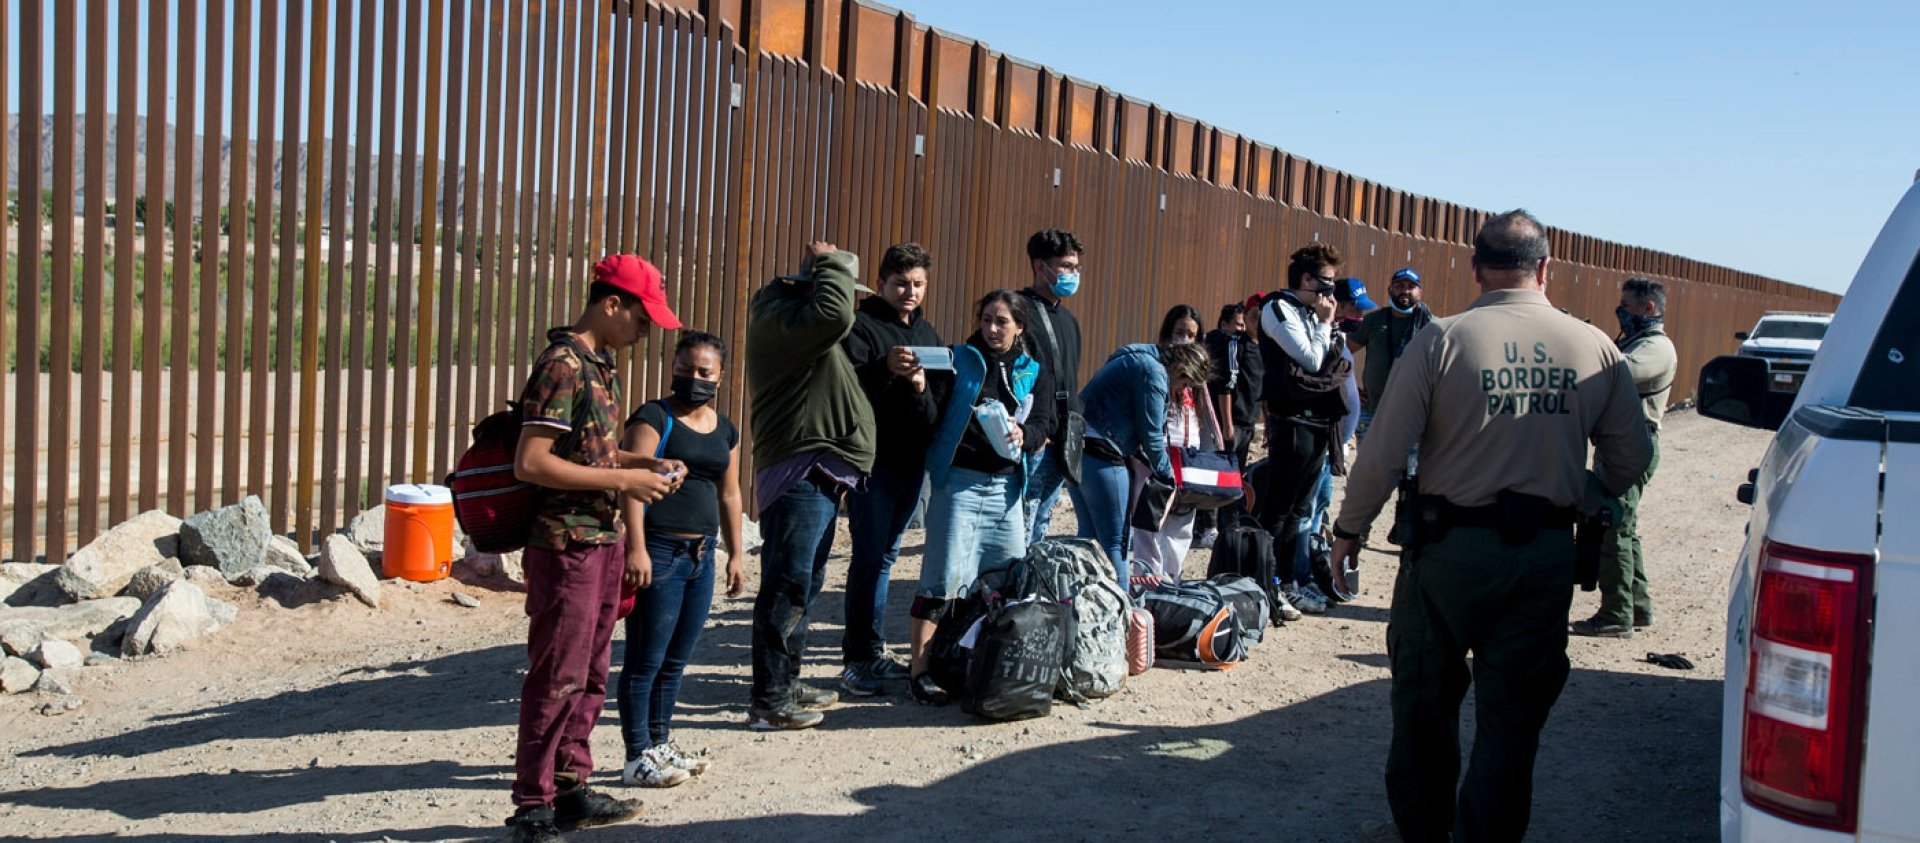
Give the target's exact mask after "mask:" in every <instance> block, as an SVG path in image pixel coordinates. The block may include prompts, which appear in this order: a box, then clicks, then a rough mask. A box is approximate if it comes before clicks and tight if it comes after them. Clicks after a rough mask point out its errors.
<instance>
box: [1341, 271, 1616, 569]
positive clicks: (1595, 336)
mask: <svg viewBox="0 0 1920 843" xmlns="http://www.w3.org/2000/svg"><path fill="white" fill-rule="evenodd" d="M1589 441H1591V442H1592V443H1593V444H1594V448H1595V454H1594V456H1595V463H1596V466H1595V472H1596V473H1597V474H1598V475H1599V477H1600V481H1601V483H1602V484H1603V485H1605V486H1606V488H1607V490H1608V492H1609V493H1612V494H1619V493H1620V492H1622V491H1625V490H1626V489H1627V487H1628V486H1631V485H1632V484H1633V482H1634V481H1635V480H1637V479H1639V477H1640V474H1641V473H1642V472H1644V471H1645V470H1646V468H1647V463H1648V462H1650V461H1651V460H1652V458H1653V441H1652V439H1651V438H1649V436H1648V435H1647V423H1646V420H1645V419H1644V418H1643V417H1642V416H1641V413H1640V400H1639V393H1638V392H1636V391H1635V389H1634V385H1633V375H1632V373H1631V372H1629V371H1628V369H1627V363H1626V360H1625V358H1623V357H1622V356H1621V354H1620V350H1619V349H1618V348H1616V347H1615V346H1614V344H1613V340H1612V339H1611V338H1609V337H1608V336H1607V335H1605V334H1603V333H1601V332H1600V331H1599V329H1597V328H1594V327H1593V326H1591V325H1588V324H1586V323H1584V322H1581V321H1580V320H1578V319H1575V318H1573V317H1571V316H1568V315H1566V314H1564V313H1561V312H1560V311H1558V310H1556V309H1554V307H1553V306H1552V305H1551V304H1549V303H1548V302H1547V297H1546V295H1545V294H1544V293H1541V292H1539V291H1535V290H1495V291H1493V292H1490V293H1486V294H1485V295H1482V296H1481V297H1480V298H1479V299H1477V300H1475V301H1474V303H1473V305H1472V306H1471V307H1469V308H1467V310H1466V312H1464V313H1461V314H1459V315H1456V316H1450V317H1447V318H1444V319H1436V320H1434V322H1433V324H1432V325H1430V326H1428V327H1427V328H1426V329H1425V330H1423V331H1421V332H1420V333H1419V334H1418V335H1416V336H1415V337H1414V338H1413V343H1412V344H1411V345H1409V346H1407V350H1406V352H1405V353H1404V354H1402V355H1401V357H1400V360H1399V361H1398V362H1396V363H1395V364H1394V366H1393V374H1392V375H1391V376H1390V377H1389V378H1388V380H1387V389H1386V394H1385V395H1383V396H1381V398H1380V403H1379V405H1378V410H1377V412H1376V415H1375V416H1374V424H1373V427H1372V429H1370V430H1369V431H1368V432H1367V443H1366V445H1364V446H1363V447H1361V449H1360V458H1359V459H1358V460H1357V461H1356V462H1355V464H1354V467H1353V469H1352V471H1351V472H1349V474H1348V477H1347V495H1346V500H1345V501H1344V502H1343V503H1342V505H1341V509H1340V518H1339V520H1338V521H1337V522H1336V524H1337V526H1338V527H1339V528H1340V530H1341V531H1342V532H1345V533H1356V534H1360V535H1365V534H1366V532H1367V530H1368V528H1369V527H1370V526H1371V524H1372V523H1373V519H1374V517H1375V516H1377V515H1379V514H1380V510H1381V508H1382V507H1384V506H1385V505H1386V502H1387V498H1388V497H1389V496H1390V495H1392V494H1393V490H1394V487H1395V486H1396V485H1397V484H1398V483H1399V482H1400V478H1401V476H1402V475H1403V474H1404V473H1405V471H1406V462H1407V453H1408V452H1409V451H1410V450H1411V449H1412V448H1413V446H1414V445H1415V444H1416V443H1417V444H1419V446H1420V493H1421V494H1423V495H1439V496H1441V497H1444V498H1446V499H1447V500H1448V501H1450V502H1452V503H1453V504H1454V505H1456V506H1484V505H1487V504H1490V503H1493V502H1494V499H1495V496H1496V495H1498V494H1499V493H1500V492H1501V491H1502V490H1505V489H1512V490H1514V491H1517V492H1523V493H1526V494H1530V495H1536V496H1539V497H1542V498H1545V499H1547V501H1549V502H1551V503H1552V504H1553V505H1555V506H1573V505H1575V504H1577V503H1580V502H1581V501H1582V500H1583V498H1584V497H1585V494H1584V493H1585V490H1586V467H1587V443H1588V442H1589Z"/></svg>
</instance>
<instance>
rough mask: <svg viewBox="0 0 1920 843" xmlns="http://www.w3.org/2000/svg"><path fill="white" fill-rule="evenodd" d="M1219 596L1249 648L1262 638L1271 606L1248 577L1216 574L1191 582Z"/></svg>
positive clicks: (1258, 587)
mask: <svg viewBox="0 0 1920 843" xmlns="http://www.w3.org/2000/svg"><path fill="white" fill-rule="evenodd" d="M1195 585H1197V586H1199V587H1200V588H1205V589H1209V590H1211V591H1213V593H1215V594H1218V595H1220V599H1221V601H1223V602H1225V603H1226V604H1227V608H1230V609H1232V610H1233V615H1234V618H1235V619H1237V620H1239V621H1240V631H1241V634H1242V635H1243V636H1245V638H1246V640H1247V646H1249V647H1251V646H1253V645H1255V644H1258V643H1260V640H1261V639H1262V638H1264V637H1265V634H1266V629H1267V619H1268V617H1269V616H1270V615H1269V613H1270V612H1272V610H1273V609H1272V606H1270V605H1268V603H1267V595H1266V592H1263V591H1261V590H1260V586H1259V584H1258V583H1255V582H1254V581H1253V578H1252V577H1243V576H1240V575H1239V574H1220V575H1218V576H1214V577H1209V578H1207V579H1206V580H1204V581H1202V582H1199V583H1195Z"/></svg>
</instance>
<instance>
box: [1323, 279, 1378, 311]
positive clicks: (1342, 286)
mask: <svg viewBox="0 0 1920 843" xmlns="http://www.w3.org/2000/svg"><path fill="white" fill-rule="evenodd" d="M1333 297H1334V299H1335V300H1337V301H1343V302H1352V303H1353V304H1354V305H1355V306H1357V307H1359V308H1360V309H1361V310H1372V309H1374V308H1376V307H1379V305H1377V304H1374V303H1373V299H1370V298H1367V284H1366V282H1364V281H1361V280H1360V279H1358V278H1342V279H1340V280H1339V281H1337V282H1335V283H1334V285H1333Z"/></svg>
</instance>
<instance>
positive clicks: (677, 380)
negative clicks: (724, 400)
mask: <svg viewBox="0 0 1920 843" xmlns="http://www.w3.org/2000/svg"><path fill="white" fill-rule="evenodd" d="M718 394H720V382H719V381H710V380H702V379H700V378H696V377H694V376H692V375H674V376H673V397H674V398H677V399H679V400H680V403H682V404H686V405H688V406H690V407H705V406H706V405H707V404H708V402H711V401H712V400H713V396H715V395H718Z"/></svg>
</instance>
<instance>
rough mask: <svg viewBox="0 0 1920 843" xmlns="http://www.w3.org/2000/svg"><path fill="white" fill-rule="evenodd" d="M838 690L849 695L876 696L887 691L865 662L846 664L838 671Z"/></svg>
mask: <svg viewBox="0 0 1920 843" xmlns="http://www.w3.org/2000/svg"><path fill="white" fill-rule="evenodd" d="M840 690H842V691H845V692H846V694H847V696H850V697H877V696H880V695H881V694H884V693H886V692H887V689H885V688H883V687H881V686H880V677H878V676H875V675H873V669H872V668H871V667H870V666H869V665H868V663H866V662H861V663H859V664H850V665H847V666H846V667H845V668H843V669H842V670H841V671H840Z"/></svg>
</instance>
